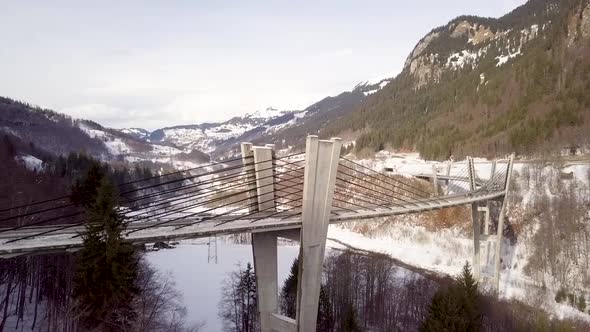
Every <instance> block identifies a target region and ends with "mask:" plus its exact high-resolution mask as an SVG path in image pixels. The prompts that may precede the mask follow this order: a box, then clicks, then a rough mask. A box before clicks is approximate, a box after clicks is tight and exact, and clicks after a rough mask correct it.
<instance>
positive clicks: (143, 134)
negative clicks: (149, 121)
mask: <svg viewBox="0 0 590 332" xmlns="http://www.w3.org/2000/svg"><path fill="white" fill-rule="evenodd" d="M119 131H120V132H121V133H123V134H126V135H129V136H132V137H134V138H137V139H142V140H145V139H147V138H149V137H150V134H151V132H150V131H149V130H145V129H143V128H123V129H119Z"/></svg>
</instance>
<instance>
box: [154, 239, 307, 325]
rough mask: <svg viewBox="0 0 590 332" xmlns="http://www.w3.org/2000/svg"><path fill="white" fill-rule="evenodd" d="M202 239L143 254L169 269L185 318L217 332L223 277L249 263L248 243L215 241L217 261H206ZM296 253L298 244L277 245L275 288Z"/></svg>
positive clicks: (281, 282)
mask: <svg viewBox="0 0 590 332" xmlns="http://www.w3.org/2000/svg"><path fill="white" fill-rule="evenodd" d="M204 242H206V241H201V243H199V242H197V241H190V242H181V244H180V245H178V246H177V247H176V248H174V249H167V250H160V251H153V252H149V253H147V254H146V258H147V260H148V261H149V262H150V263H151V264H152V265H153V266H154V267H155V268H157V269H158V270H159V271H161V272H166V271H168V272H170V273H171V274H172V278H173V280H174V281H175V282H176V289H178V290H179V291H180V292H181V293H182V295H183V297H184V305H185V306H186V308H187V311H188V312H187V314H188V315H187V321H189V322H197V321H204V322H205V323H206V325H205V327H204V329H203V331H206V332H219V331H221V330H222V322H221V320H220V319H219V317H218V316H217V304H218V303H219V299H220V297H221V286H222V284H223V279H224V278H225V277H226V276H227V275H228V273H229V272H232V271H235V270H237V267H238V265H242V267H244V266H245V265H246V263H247V262H250V263H253V260H252V246H250V245H241V244H229V243H224V242H223V241H222V240H221V239H218V241H217V258H218V262H217V264H215V263H208V262H207V257H208V247H207V245H206V244H205V243H204ZM298 254H299V247H298V246H279V249H278V257H279V259H278V273H279V287H281V286H282V284H283V282H284V280H285V279H286V278H287V275H288V274H289V269H290V268H291V264H292V263H293V260H294V259H295V258H296V257H297V255H298Z"/></svg>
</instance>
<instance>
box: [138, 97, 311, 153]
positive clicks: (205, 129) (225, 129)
mask: <svg viewBox="0 0 590 332" xmlns="http://www.w3.org/2000/svg"><path fill="white" fill-rule="evenodd" d="M300 113H301V112H300V111H284V110H278V109H276V108H273V107H268V108H266V109H264V110H259V111H256V112H254V113H248V114H246V115H244V116H241V117H234V118H231V119H230V120H228V121H225V122H218V123H202V124H194V125H181V126H174V127H166V128H162V129H158V130H155V131H153V132H152V133H151V134H150V135H149V140H150V141H151V142H166V143H171V144H174V145H175V146H177V147H178V148H181V149H183V150H194V149H197V150H200V151H203V152H205V153H213V152H215V150H216V148H217V146H218V145H219V144H221V143H223V142H224V141H227V140H230V139H233V138H236V137H239V136H241V135H242V134H244V133H245V132H248V131H250V130H253V129H255V128H257V127H259V126H261V125H263V124H266V123H269V122H272V121H274V122H277V125H280V124H284V123H285V121H283V120H286V119H287V118H293V117H295V116H297V115H300Z"/></svg>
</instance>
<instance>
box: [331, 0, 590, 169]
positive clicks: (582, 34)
mask: <svg viewBox="0 0 590 332" xmlns="http://www.w3.org/2000/svg"><path fill="white" fill-rule="evenodd" d="M588 91H590V4H589V1H588V0H565V1H557V0H531V1H528V2H527V3H526V4H524V5H522V6H521V7H518V8H516V9H515V10H513V11H512V12H510V13H508V14H506V15H505V16H502V17H500V18H497V19H495V18H482V17H476V16H460V17H457V18H456V19H454V20H452V21H450V22H449V23H447V24H446V25H444V26H441V27H438V28H435V29H433V30H432V31H431V32H429V33H428V34H427V35H426V36H424V38H422V39H421V40H420V41H419V42H418V43H417V45H416V46H415V48H414V49H413V50H412V51H411V52H410V54H409V56H408V58H407V60H406V62H405V66H404V68H403V70H402V72H401V73H400V74H399V75H398V76H397V77H395V78H394V79H393V80H391V82H390V83H389V84H387V86H385V87H384V88H383V89H381V90H380V91H377V92H375V93H374V94H372V95H371V96H370V97H369V98H367V100H366V102H364V103H363V104H362V105H360V106H358V107H357V108H356V109H355V110H354V111H352V112H348V114H346V115H345V116H343V117H341V118H340V119H334V120H333V121H330V122H329V124H328V125H327V126H326V128H324V129H323V130H321V134H322V135H323V136H332V135H342V134H343V133H348V134H349V136H353V137H354V139H355V142H356V151H357V152H358V153H361V154H362V153H365V152H366V153H373V151H375V150H379V149H382V148H384V147H391V148H395V149H409V150H418V151H419V152H420V153H421V154H422V155H423V156H424V157H426V158H437V159H442V158H448V157H449V156H451V155H454V156H462V155H466V154H477V155H482V154H487V155H490V156H493V155H503V154H505V153H509V152H512V151H517V152H519V153H526V154H530V153H541V152H546V151H556V150H559V149H563V148H571V149H577V148H580V147H588V145H589V143H590V142H589V138H588V135H587V133H588V132H590V93H588Z"/></svg>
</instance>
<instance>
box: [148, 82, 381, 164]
mask: <svg viewBox="0 0 590 332" xmlns="http://www.w3.org/2000/svg"><path fill="white" fill-rule="evenodd" d="M389 81H390V80H389V79H382V80H378V81H376V82H369V81H366V82H361V83H359V84H357V85H356V86H355V87H354V88H353V89H352V90H351V91H347V92H343V93H341V94H339V95H337V96H335V97H326V98H324V99H322V100H321V101H319V102H316V103H314V104H313V105H311V106H309V107H307V108H305V109H304V110H299V111H283V110H278V109H276V108H272V107H269V108H267V109H265V110H263V111H257V112H254V113H249V114H246V115H244V116H241V117H234V118H232V119H230V120H228V121H225V122H219V123H202V124H194V125H180V126H174V127H166V128H162V129H158V130H155V131H153V132H152V133H151V134H150V135H149V137H148V138H149V140H150V141H151V142H160V143H164V142H165V143H169V144H173V145H174V146H177V147H179V148H181V149H184V150H191V149H198V150H200V151H203V152H206V153H209V154H211V155H213V156H216V157H219V156H227V155H232V154H236V153H238V151H239V143H240V142H255V143H256V142H265V143H270V142H272V143H275V144H277V145H278V147H279V148H289V147H294V146H300V145H301V144H302V142H303V141H304V140H305V136H306V134H311V133H318V131H319V130H320V129H322V128H323V127H324V126H325V125H326V124H327V123H328V122H329V121H331V120H333V119H337V118H339V117H341V116H343V115H345V114H348V113H349V112H351V111H352V110H354V109H355V107H357V106H359V105H360V104H361V103H362V102H363V101H364V100H365V99H367V98H368V96H370V95H372V94H373V93H375V92H377V91H379V90H381V89H382V88H383V87H385V86H386V85H387V84H388V83H389Z"/></svg>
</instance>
